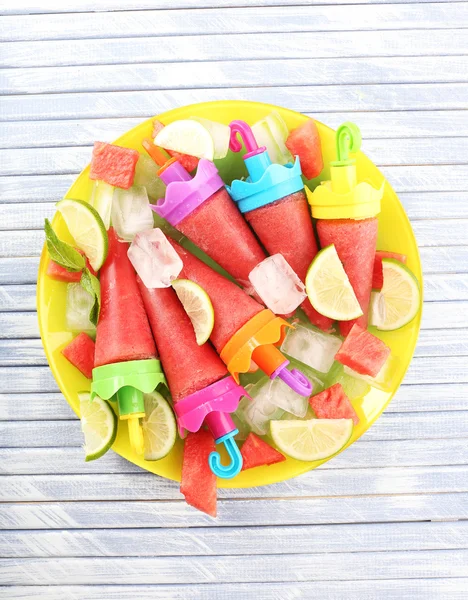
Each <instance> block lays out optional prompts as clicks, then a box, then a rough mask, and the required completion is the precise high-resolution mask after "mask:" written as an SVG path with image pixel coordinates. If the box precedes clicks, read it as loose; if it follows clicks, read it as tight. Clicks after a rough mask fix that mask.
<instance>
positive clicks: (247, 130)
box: [229, 120, 266, 158]
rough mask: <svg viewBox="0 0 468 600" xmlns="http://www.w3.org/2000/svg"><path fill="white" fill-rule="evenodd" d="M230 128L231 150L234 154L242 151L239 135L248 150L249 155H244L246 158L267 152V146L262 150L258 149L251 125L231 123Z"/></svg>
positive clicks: (242, 122) (240, 122)
mask: <svg viewBox="0 0 468 600" xmlns="http://www.w3.org/2000/svg"><path fill="white" fill-rule="evenodd" d="M229 127H230V128H231V138H230V140H229V148H230V149H231V150H232V151H233V152H240V151H241V149H242V144H241V142H240V141H239V139H238V138H237V134H239V135H240V136H241V138H242V141H243V142H244V146H245V149H246V150H247V154H245V155H244V158H249V157H250V156H255V155H256V154H260V153H262V152H265V150H266V148H265V146H262V147H261V148H259V147H258V144H257V140H256V139H255V136H254V134H253V131H252V129H251V127H250V125H248V124H247V123H246V122H245V121H240V120H237V121H231V123H229Z"/></svg>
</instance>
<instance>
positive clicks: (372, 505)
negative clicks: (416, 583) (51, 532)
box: [0, 493, 468, 533]
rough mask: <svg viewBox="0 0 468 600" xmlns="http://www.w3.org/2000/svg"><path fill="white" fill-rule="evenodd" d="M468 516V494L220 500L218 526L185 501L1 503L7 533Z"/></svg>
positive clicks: (456, 517)
mask: <svg viewBox="0 0 468 600" xmlns="http://www.w3.org/2000/svg"><path fill="white" fill-rule="evenodd" d="M286 502H287V504H286ZM286 506H287V510H285V507H286ZM122 515H125V519H122ZM467 516H468V493H443V494H404V495H392V496H385V495H380V496H367V497H365V496H355V497H353V496H349V497H347V498H343V497H337V498H333V497H326V498H324V497H319V498H288V499H287V500H286V499H285V500H284V501H283V502H278V501H277V500H268V499H267V500H256V501H255V502H253V501H252V500H242V499H240V500H235V501H229V500H220V501H219V502H218V517H217V520H216V521H215V522H214V521H213V519H212V518H211V517H209V516H208V515H206V514H204V513H202V512H200V511H197V510H195V509H193V508H192V507H190V506H188V505H187V504H186V503H185V502H184V501H167V502H158V501H154V500H150V501H147V502H127V501H122V502H105V501H101V502H68V503H59V502H38V503H28V502H21V503H17V504H11V503H2V504H0V523H1V526H2V529H3V530H9V529H42V530H44V529H64V528H67V529H70V528H71V529H77V528H80V529H93V528H96V529H102V528H116V527H119V528H122V529H126V528H129V527H130V528H132V527H137V528H143V527H151V528H154V527H173V528H178V527H187V526H189V527H212V526H213V525H214V524H215V525H216V526H218V527H227V526H233V525H235V526H240V525H244V526H249V525H250V526H252V525H253V526H262V525H275V524H277V523H281V524H282V525H303V524H304V525H307V524H311V525H318V524H326V523H367V522H368V523H389V522H395V521H399V522H407V521H430V520H432V521H456V520H457V519H460V520H461V519H466V518H467ZM220 533H222V532H220Z"/></svg>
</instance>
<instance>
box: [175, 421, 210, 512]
mask: <svg viewBox="0 0 468 600" xmlns="http://www.w3.org/2000/svg"><path fill="white" fill-rule="evenodd" d="M214 449H215V442H214V439H213V436H212V435H211V433H210V432H209V431H206V430H205V429H200V431H197V433H189V434H188V436H187V438H186V440H185V446H184V460H183V463H182V480H181V482H180V491H181V493H182V494H183V495H184V496H185V501H186V502H187V503H188V504H190V506H193V507H194V508H198V510H201V511H202V512H205V513H206V514H208V515H210V516H212V517H216V495H217V494H216V475H215V474H214V473H212V472H211V469H210V466H209V464H208V457H209V455H210V453H211V452H213V451H214Z"/></svg>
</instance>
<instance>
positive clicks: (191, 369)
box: [138, 278, 247, 479]
mask: <svg viewBox="0 0 468 600" xmlns="http://www.w3.org/2000/svg"><path fill="white" fill-rule="evenodd" d="M138 285H139V288H140V292H141V295H142V298H143V302H144V305H145V309H146V313H147V315H148V318H149V322H150V325H151V329H152V331H153V335H154V338H155V340H156V343H157V346H158V350H159V353H160V357H161V361H162V364H163V367H164V372H165V373H166V377H167V381H168V386H169V390H170V392H171V396H172V400H173V402H174V410H175V412H176V414H177V421H178V426H179V432H180V433H181V435H183V434H184V432H185V431H190V432H196V431H198V430H199V429H200V427H201V426H202V424H203V422H205V423H206V424H207V425H208V428H209V429H210V431H211V433H212V435H213V437H214V439H215V441H216V443H217V444H224V445H225V447H226V449H227V452H228V454H229V457H230V459H231V463H230V464H229V465H228V466H224V465H222V464H221V461H220V457H219V454H218V453H217V452H213V453H212V454H211V455H210V457H209V464H210V468H211V470H212V471H213V473H215V474H216V475H217V476H218V477H222V478H223V479H231V478H232V477H235V476H236V475H237V474H238V473H239V472H240V471H241V469H242V456H241V454H240V452H239V449H238V448H237V445H236V442H235V440H234V436H235V435H236V434H237V433H238V430H237V428H236V426H235V424H234V422H233V420H232V419H231V417H230V413H232V412H234V411H235V410H236V409H237V406H238V404H239V401H240V399H241V398H242V397H243V396H246V395H247V394H246V392H245V390H244V388H243V387H242V386H241V385H239V384H238V383H236V382H235V381H234V379H233V378H232V377H230V376H229V374H228V372H227V370H226V367H225V365H224V363H223V362H222V360H221V359H220V358H219V356H218V355H217V354H216V352H215V350H214V349H213V347H212V346H211V344H210V343H209V342H207V343H205V344H203V345H202V346H199V345H198V344H197V341H196V339H195V333H194V330H193V326H192V323H191V322H190V319H189V317H188V315H187V313H186V312H185V310H184V308H183V306H182V304H181V303H180V301H179V299H178V298H177V295H176V293H175V291H174V290H173V289H172V288H147V287H146V286H145V284H144V283H143V282H142V281H141V279H140V278H138Z"/></svg>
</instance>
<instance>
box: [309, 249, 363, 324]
mask: <svg viewBox="0 0 468 600" xmlns="http://www.w3.org/2000/svg"><path fill="white" fill-rule="evenodd" d="M305 286H306V292H307V296H308V297H309V300H310V303H311V304H312V306H313V307H314V308H315V310H317V311H318V312H319V313H320V314H322V315H324V316H325V317H329V318H330V319H335V320H336V321H351V320H352V319H357V318H358V317H360V316H361V315H362V310H361V307H360V305H359V302H358V300H357V298H356V294H355V293H354V290H353V287H352V285H351V283H350V282H349V279H348V276H347V275H346V271H345V270H344V268H343V265H342V264H341V261H340V259H339V257H338V253H337V252H336V249H335V246H334V245H333V244H331V245H330V246H327V247H326V248H323V250H320V252H318V253H317V255H316V256H315V258H314V260H313V261H312V264H311V265H310V267H309V270H308V271H307V275H306V280H305Z"/></svg>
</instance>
